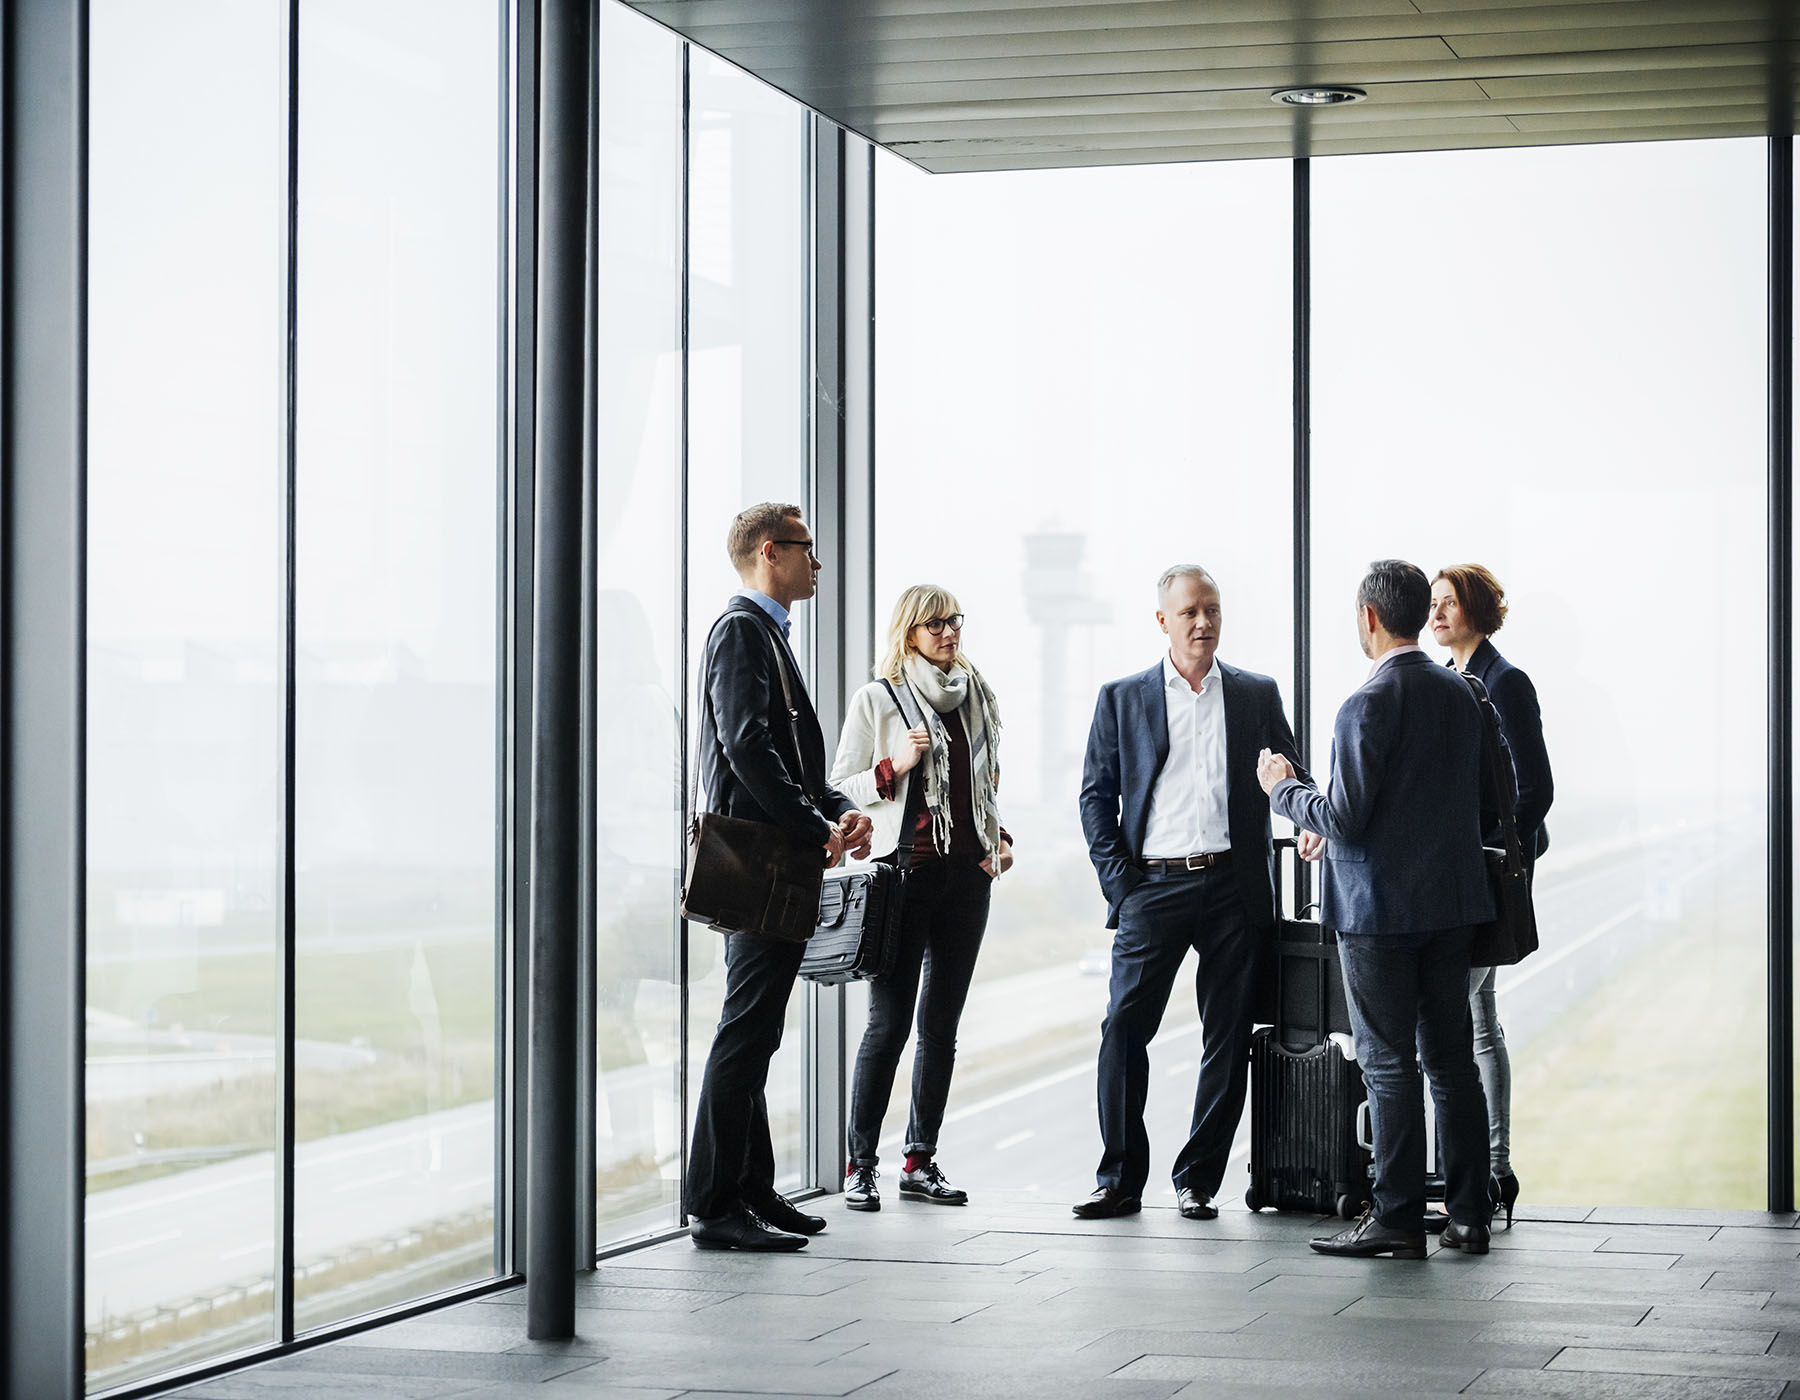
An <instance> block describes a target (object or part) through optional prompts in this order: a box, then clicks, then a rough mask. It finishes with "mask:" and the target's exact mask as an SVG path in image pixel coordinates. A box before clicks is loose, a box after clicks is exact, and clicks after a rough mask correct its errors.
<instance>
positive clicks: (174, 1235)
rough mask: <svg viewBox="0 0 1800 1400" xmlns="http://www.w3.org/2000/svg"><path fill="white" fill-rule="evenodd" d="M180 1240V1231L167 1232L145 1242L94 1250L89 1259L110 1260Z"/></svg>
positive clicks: (140, 1241)
mask: <svg viewBox="0 0 1800 1400" xmlns="http://www.w3.org/2000/svg"><path fill="white" fill-rule="evenodd" d="M180 1238H181V1231H179V1230H169V1231H166V1232H165V1233H163V1234H160V1235H152V1236H150V1238H149V1239H147V1240H137V1241H135V1242H134V1243H132V1244H116V1245H114V1246H113V1247H112V1248H111V1249H96V1250H95V1251H94V1252H93V1254H91V1255H90V1256H89V1258H92V1259H110V1258H112V1257H113V1255H115V1254H130V1253H131V1252H132V1251H133V1250H135V1249H149V1248H151V1247H152V1246H154V1245H159V1244H167V1243H168V1242H169V1241H170V1240H178V1239H180Z"/></svg>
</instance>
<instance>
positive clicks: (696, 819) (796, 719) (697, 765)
mask: <svg viewBox="0 0 1800 1400" xmlns="http://www.w3.org/2000/svg"><path fill="white" fill-rule="evenodd" d="M726 616H728V614H724V613H721V614H720V615H719V617H718V619H717V620H716V621H715V622H714V623H713V625H712V628H711V630H710V631H708V632H707V634H706V640H707V643H708V644H710V643H711V642H712V637H713V633H714V632H717V631H718V630H719V624H720V623H722V622H724V621H725V618H726ZM763 640H764V641H766V642H768V644H769V659H770V660H771V661H773V662H774V663H775V676H776V678H777V679H778V680H779V681H780V682H781V702H782V704H783V705H785V706H786V707H787V717H788V735H789V737H790V738H792V740H793V742H794V765H795V768H796V769H797V771H798V773H799V778H800V793H801V795H802V796H803V797H805V798H806V800H807V801H809V802H810V801H812V797H813V794H812V791H811V789H810V788H809V787H808V785H807V779H806V756H805V751H804V750H803V749H802V748H801V747H800V711H799V710H798V709H796V708H795V706H794V689H793V687H792V686H791V685H789V684H788V675H787V667H786V666H785V665H783V664H782V660H781V652H780V650H779V649H777V647H776V645H775V639H774V638H773V637H771V636H769V635H768V632H767V629H764V633H763ZM700 705H701V715H702V716H703V717H704V716H705V715H707V714H711V715H712V717H713V733H714V734H715V735H717V734H718V732H719V712H718V710H717V709H716V708H715V707H714V705H713V702H712V688H711V687H710V686H705V685H703V686H701V688H700ZM705 752H706V751H705V747H704V746H703V745H702V744H701V743H700V742H699V739H698V736H696V738H695V742H694V783H693V788H692V789H691V790H692V792H693V793H694V796H695V804H694V815H693V819H692V820H691V821H690V822H689V823H688V830H689V835H690V837H691V836H692V833H693V832H694V831H695V830H696V829H698V827H699V824H700V806H699V800H698V799H699V795H700V769H701V765H702V760H703V759H704V758H705Z"/></svg>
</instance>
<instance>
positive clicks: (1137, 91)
mask: <svg viewBox="0 0 1800 1400" xmlns="http://www.w3.org/2000/svg"><path fill="white" fill-rule="evenodd" d="M634 8H636V9H638V10H640V11H642V12H643V13H644V14H646V15H649V16H650V17H652V18H653V19H656V20H657V21H659V22H660V23H663V24H665V25H668V26H670V27H671V28H674V29H677V30H679V31H680V32H682V33H683V34H685V35H686V36H687V37H689V38H690V39H692V40H693V41H694V42H695V43H697V44H699V45H701V46H702V47H704V48H707V49H710V50H712V51H713V52H715V53H718V54H720V55H722V56H723V57H725V58H727V59H729V60H731V61H732V62H734V63H737V64H739V65H740V66H742V67H744V68H746V69H748V70H749V71H750V72H752V73H755V74H756V75H757V76H759V77H761V78H763V79H764V80H765V81H767V82H769V83H771V84H772V85H774V86H775V87H777V88H780V89H781V90H782V91H784V92H786V93H788V94H790V95H791V96H793V97H796V98H798V99H799V100H800V101H802V102H804V103H806V104H807V105H808V106H810V107H812V108H814V109H815V110H816V111H819V112H821V113H823V114H824V115H825V116H827V117H830V118H832V119H833V120H835V121H838V122H840V123H842V124H843V125H845V126H847V127H849V128H850V129H852V130H854V131H857V132H859V133H861V134H862V135H864V136H867V137H868V138H870V139H871V140H874V141H877V142H879V143H880V144H882V145H884V146H887V147H888V148H889V149H891V150H893V151H895V152H896V153H898V154H900V155H902V156H904V157H906V158H907V159H909V160H912V161H914V162H916V163H917V164H919V165H920V166H922V167H924V168H925V169H928V170H936V171H944V172H954V171H961V170H977V169H979V170H999V169H1038V168H1045V167H1051V166H1077V165H1115V164H1120V163H1123V162H1133V161H1135V162H1162V161H1191V160H1238V159H1246V158H1251V157H1269V156H1290V155H1300V154H1311V155H1329V154H1348V153H1351V152H1370V151H1406V150H1442V149H1452V148H1456V147H1459V146H1467V147H1490V146H1507V145H1515V146H1516V145H1539V144H1565V143H1571V142H1581V141H1633V140H1677V139H1683V138H1689V137H1717V136H1756V135H1762V134H1766V133H1767V132H1768V131H1769V130H1770V129H1771V126H1772V123H1779V122H1783V121H1785V120H1786V118H1785V116H1781V115H1772V114H1782V113H1785V112H1787V111H1789V110H1791V104H1792V96H1793V87H1794V82H1793V77H1792V74H1793V72H1794V67H1795V57H1796V55H1795V37H1796V33H1797V31H1800V25H1797V23H1796V15H1795V9H1796V6H1795V5H1794V4H1793V3H1792V0H1787V2H1786V3H1774V0H1581V3H1554V0H1410V2H1409V0H1116V3H1105V0H1004V2H1002V0H964V3H957V0H634ZM1317 83H1336V84H1349V85H1353V86H1357V87H1361V88H1363V89H1365V90H1366V91H1367V93H1368V97H1367V100H1365V101H1362V102H1358V103H1355V104H1351V105H1348V106H1345V107H1341V108H1333V109H1329V110H1311V111H1307V110H1295V109H1293V108H1289V107H1284V106H1280V105H1277V104H1276V103H1274V102H1272V101H1271V100H1270V96H1269V94H1270V93H1271V92H1272V91H1273V90H1274V89H1276V88H1281V87H1290V86H1302V85H1307V84H1317Z"/></svg>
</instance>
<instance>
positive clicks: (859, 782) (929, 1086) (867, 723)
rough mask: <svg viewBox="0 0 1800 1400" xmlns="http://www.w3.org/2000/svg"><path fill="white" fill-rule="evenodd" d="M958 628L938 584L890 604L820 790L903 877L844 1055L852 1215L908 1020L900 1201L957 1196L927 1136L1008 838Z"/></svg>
mask: <svg viewBox="0 0 1800 1400" xmlns="http://www.w3.org/2000/svg"><path fill="white" fill-rule="evenodd" d="M962 624H963V614H962V607H961V605H960V604H959V603H958V602H957V601H956V599H955V598H954V597H952V596H951V595H950V594H949V593H948V592H946V591H945V590H944V589H942V588H937V587H934V586H932V585H930V584H915V585H914V586H913V587H911V588H909V589H907V590H906V591H905V592H904V593H902V594H901V595H900V599H899V601H898V602H896V603H895V604H894V618H893V621H892V623H890V624H889V626H888V650H887V655H886V656H885V657H884V658H883V660H882V663H881V667H880V670H879V672H878V678H877V679H876V680H875V681H874V682H872V683H871V684H869V685H865V686H864V687H863V688H862V689H861V690H859V691H857V692H856V695H855V696H854V697H853V698H852V699H851V701H850V707H849V713H848V715H847V716H846V717H845V719H844V733H843V737H842V738H841V739H840V740H839V742H838V751H837V761H836V762H835V763H833V764H832V767H831V781H832V785H833V786H834V787H837V788H839V789H840V790H842V791H843V792H844V793H845V794H847V795H848V796H849V797H850V799H851V800H852V801H853V802H855V804H856V805H857V807H858V808H859V809H861V810H862V811H863V812H866V813H867V814H868V816H869V817H870V819H871V820H872V821H873V822H874V824H875V832H874V847H873V849H874V850H875V851H876V852H877V853H878V854H879V856H880V858H881V859H883V860H887V861H890V862H893V863H895V864H898V865H901V866H903V867H905V868H906V869H907V870H908V871H909V873H908V875H907V877H906V897H905V903H904V905H903V906H902V909H903V913H902V928H901V938H900V951H899V955H898V957H897V958H896V959H895V962H894V970H893V971H892V972H891V973H889V974H888V975H887V976H885V977H881V978H877V979H875V980H874V981H872V982H870V984H869V1025H868V1029H867V1030H866V1031H864V1033H863V1038H862V1047H861V1048H860V1049H859V1050H858V1051H857V1052H856V1074H855V1079H854V1082H853V1087H852V1089H851V1095H850V1141H849V1149H850V1154H849V1165H848V1166H847V1167H846V1168H845V1178H846V1179H845V1182H844V1202H845V1204H846V1205H848V1206H849V1208H850V1209H851V1210H880V1209H881V1194H880V1190H879V1188H878V1186H877V1185H876V1177H877V1176H878V1175H879V1173H878V1172H877V1171H876V1170H875V1167H876V1163H877V1161H878V1160H879V1158H878V1157H877V1155H876V1144H877V1142H878V1141H879V1140H880V1137H881V1119H882V1115H883V1114H884V1113H885V1112H886V1110H887V1103H888V1097H889V1095H891V1094H892V1093H893V1089H894V1072H895V1070H896V1068H897V1067H898V1066H899V1063H900V1055H901V1052H902V1051H903V1050H904V1049H905V1048H906V1038H907V1035H908V1033H909V1031H910V1030H911V1027H912V1024H913V1013H914V1011H915V1010H917V1012H918V1026H919V1041H918V1046H917V1048H916V1050H915V1051H914V1054H913V1081H912V1112H911V1116H910V1117H909V1118H908V1120H907V1125H906V1167H905V1170H904V1171H903V1172H902V1173H901V1176H900V1194H901V1195H902V1196H909V1197H912V1198H913V1199H915V1200H924V1201H931V1202H933V1203H935V1204H938V1205H958V1206H959V1205H963V1204H965V1203H966V1202H967V1201H968V1199H969V1197H968V1193H967V1192H965V1191H960V1190H958V1189H957V1188H956V1187H954V1186H952V1185H951V1184H950V1183H949V1181H948V1180H946V1179H945V1177H944V1173H943V1171H942V1169H941V1168H940V1167H939V1166H938V1165H937V1138H938V1129H939V1128H940V1127H942V1126H943V1122H944V1105H945V1103H946V1101H947V1100H948V1099H949V1097H950V1076H951V1072H952V1070H953V1069H954V1068H955V1065H956V1027H957V1023H958V1022H959V1021H960V1020H961V1019H962V1011H963V1004H964V1002H966V1001H967V1000H968V996H969V982H970V980H971V979H972V978H973V977H974V975H975V958H976V955H977V954H978V953H979V952H980V951H981V937H982V934H983V933H985V932H986V931H987V917H988V897H989V894H990V892H991V886H992V884H993V882H994V880H996V879H997V878H999V876H1000V875H1001V874H1002V873H1003V872H1005V870H1006V869H1007V868H1008V867H1009V866H1011V865H1012V840H1011V838H1010V837H1009V836H1008V835H1007V833H1006V831H1005V830H1004V829H1002V827H1001V825H1000V813H999V808H998V807H997V806H996V805H995V792H996V790H997V788H998V786H999V778H1000V769H999V767H998V765H997V764H996V762H995V758H994V753H995V747H996V744H997V741H998V740H999V737H1000V711H999V708H998V707H997V705H996V704H995V702H994V692H993V691H992V690H991V689H989V687H988V683H987V682H986V681H985V680H983V679H982V676H981V672H979V671H977V670H976V669H975V667H974V666H973V665H972V664H970V662H969V659H968V658H967V657H966V656H964V655H963V653H962ZM921 983H922V984H923V989H924V990H923V993H921V991H920V987H921Z"/></svg>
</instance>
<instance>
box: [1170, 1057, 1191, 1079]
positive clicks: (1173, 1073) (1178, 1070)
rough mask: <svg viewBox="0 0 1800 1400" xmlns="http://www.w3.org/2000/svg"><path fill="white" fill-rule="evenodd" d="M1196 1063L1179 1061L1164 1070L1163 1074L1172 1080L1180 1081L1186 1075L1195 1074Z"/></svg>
mask: <svg viewBox="0 0 1800 1400" xmlns="http://www.w3.org/2000/svg"><path fill="white" fill-rule="evenodd" d="M1194 1063H1195V1062H1194V1061H1193V1060H1177V1061H1175V1063H1174V1064H1172V1065H1170V1066H1169V1067H1168V1068H1167V1069H1166V1070H1164V1071H1163V1073H1164V1074H1166V1075H1168V1076H1169V1078H1171V1079H1179V1078H1180V1077H1181V1076H1182V1075H1184V1074H1191V1073H1193V1070H1194Z"/></svg>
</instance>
